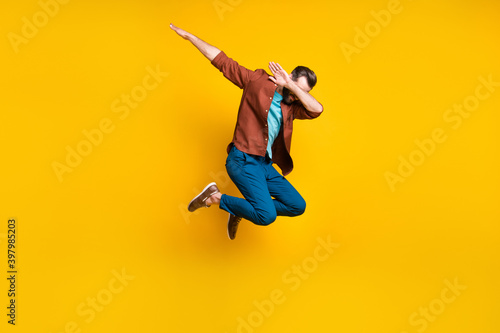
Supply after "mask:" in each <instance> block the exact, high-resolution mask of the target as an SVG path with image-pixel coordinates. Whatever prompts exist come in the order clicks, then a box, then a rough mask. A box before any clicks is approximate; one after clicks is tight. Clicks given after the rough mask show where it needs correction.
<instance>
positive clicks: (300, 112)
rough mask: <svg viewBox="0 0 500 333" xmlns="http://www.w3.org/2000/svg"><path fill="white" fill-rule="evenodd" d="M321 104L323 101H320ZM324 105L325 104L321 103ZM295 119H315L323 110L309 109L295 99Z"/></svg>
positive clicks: (293, 106) (293, 107) (293, 110)
mask: <svg viewBox="0 0 500 333" xmlns="http://www.w3.org/2000/svg"><path fill="white" fill-rule="evenodd" d="M320 104H321V103H320ZM321 106H323V104H321ZM292 112H293V119H314V118H318V117H319V116H320V114H322V113H323V112H311V111H308V110H307V109H306V108H305V107H304V105H302V103H301V102H299V101H295V102H293V103H292Z"/></svg>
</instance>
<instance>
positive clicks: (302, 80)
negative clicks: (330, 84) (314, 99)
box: [283, 66, 317, 104]
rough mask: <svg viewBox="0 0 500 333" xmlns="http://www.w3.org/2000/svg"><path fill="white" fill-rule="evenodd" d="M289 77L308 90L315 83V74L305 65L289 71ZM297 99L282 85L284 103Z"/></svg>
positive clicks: (290, 102)
mask: <svg viewBox="0 0 500 333" xmlns="http://www.w3.org/2000/svg"><path fill="white" fill-rule="evenodd" d="M290 78H291V79H292V80H293V81H294V82H295V83H296V84H297V85H298V86H299V87H300V88H301V89H302V90H304V91H306V92H309V91H311V89H312V88H313V87H314V86H315V85H316V82H317V78H316V74H314V72H313V71H312V70H310V69H309V68H307V67H305V66H297V67H295V69H294V70H293V71H292V72H291V73H290ZM296 100H298V98H297V96H295V95H294V94H293V93H292V92H291V91H290V90H289V89H287V88H285V87H283V102H284V103H285V104H292V103H293V101H296Z"/></svg>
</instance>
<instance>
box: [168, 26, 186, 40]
mask: <svg viewBox="0 0 500 333" xmlns="http://www.w3.org/2000/svg"><path fill="white" fill-rule="evenodd" d="M170 28H171V29H172V30H174V31H175V32H177V34H178V35H179V36H181V37H182V38H184V39H189V36H190V35H191V34H190V33H189V32H187V31H185V30H182V29H181V28H178V27H176V26H175V25H173V24H172V23H170Z"/></svg>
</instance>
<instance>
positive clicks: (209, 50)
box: [170, 23, 220, 61]
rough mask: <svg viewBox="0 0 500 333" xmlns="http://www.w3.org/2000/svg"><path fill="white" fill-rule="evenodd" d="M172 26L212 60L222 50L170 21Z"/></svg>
mask: <svg viewBox="0 0 500 333" xmlns="http://www.w3.org/2000/svg"><path fill="white" fill-rule="evenodd" d="M170 28H171V29H172V30H174V31H175V32H177V34H178V35H179V36H181V37H182V38H184V39H187V40H188V41H190V42H191V43H192V44H193V45H194V46H196V48H197V49H198V50H200V52H201V53H203V55H204V56H205V57H207V59H208V60H210V61H212V60H214V58H215V57H216V56H217V55H218V54H219V53H220V50H219V49H218V48H216V47H215V46H213V45H210V44H208V43H207V42H205V41H203V40H201V39H200V38H198V37H196V36H195V35H193V34H191V33H189V32H187V31H185V30H182V29H181V28H178V27H176V26H175V25H173V24H172V23H170Z"/></svg>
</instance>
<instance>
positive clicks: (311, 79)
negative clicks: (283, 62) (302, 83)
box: [292, 66, 318, 89]
mask: <svg viewBox="0 0 500 333" xmlns="http://www.w3.org/2000/svg"><path fill="white" fill-rule="evenodd" d="M301 76H304V77H305V78H306V79H307V84H308V85H309V88H311V89H312V88H313V87H314V86H315V85H316V82H317V81H318V79H317V78H316V74H314V72H313V71H312V70H310V69H309V68H307V67H305V66H297V67H295V69H294V70H293V71H292V80H294V81H297V79H298V78H299V77H301Z"/></svg>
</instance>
